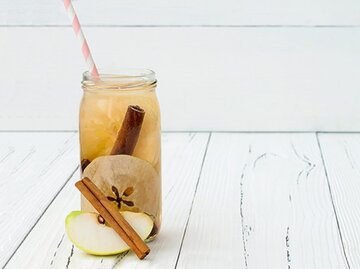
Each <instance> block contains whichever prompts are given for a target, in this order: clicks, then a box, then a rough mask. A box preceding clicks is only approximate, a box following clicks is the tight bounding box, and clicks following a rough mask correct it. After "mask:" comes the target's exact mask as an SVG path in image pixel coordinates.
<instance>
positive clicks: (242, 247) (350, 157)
mask: <svg viewBox="0 0 360 269" xmlns="http://www.w3.org/2000/svg"><path fill="white" fill-rule="evenodd" d="M77 139H78V138H77V133H74V132H29V133H26V132H19V133H12V132H0V266H1V267H3V266H4V267H5V268H6V269H10V268H17V269H18V268H34V269H35V268H36V269H40V268H63V269H70V268H74V269H75V268H76V269H83V268H84V269H85V268H86V269H89V268H94V269H100V268H106V269H107V268H108V269H111V268H156V269H167V268H169V269H170V268H244V269H245V268H249V269H251V268H253V269H264V268H274V269H275V268H276V269H278V268H287V269H294V268H295V269H297V268H298V269H311V268H319V269H331V268H334V269H342V268H354V269H356V268H360V199H359V196H360V134H356V133H352V134H335V133H318V134H316V133H165V134H163V227H162V230H161V233H160V235H159V237H158V238H157V240H155V241H154V242H152V243H150V247H151V253H150V255H149V256H148V257H147V259H146V260H144V261H139V260H138V259H137V258H136V256H135V255H134V254H133V253H131V252H128V253H126V254H123V255H118V256H113V257H94V256H89V255H86V254H84V253H83V252H81V251H79V250H78V249H76V248H74V247H73V246H72V244H71V243H70V242H69V240H68V239H67V237H66V235H65V234H64V218H65V216H66V215H67V214H68V213H69V212H70V211H72V210H76V209H78V208H79V193H78V191H77V190H76V188H75V187H74V182H75V181H76V180H78V178H79V172H78V164H77V163H78V155H79V154H78V153H79V152H78V142H77Z"/></svg>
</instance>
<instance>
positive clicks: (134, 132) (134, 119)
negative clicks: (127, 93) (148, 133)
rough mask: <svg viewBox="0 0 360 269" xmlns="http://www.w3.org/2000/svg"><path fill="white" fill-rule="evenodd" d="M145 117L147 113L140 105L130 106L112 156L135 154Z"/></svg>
mask: <svg viewBox="0 0 360 269" xmlns="http://www.w3.org/2000/svg"><path fill="white" fill-rule="evenodd" d="M144 116H145V111H144V110H143V109H142V108H141V107H139V106H138V105H136V106H134V105H130V106H128V109H127V111H126V114H125V118H124V121H123V123H122V125H121V128H120V130H119V132H118V135H117V138H116V140H115V143H114V146H113V148H112V150H111V153H110V155H118V154H127V155H131V154H132V153H133V152H134V149H135V146H136V143H137V141H138V138H139V134H140V130H141V125H142V123H143V120H144Z"/></svg>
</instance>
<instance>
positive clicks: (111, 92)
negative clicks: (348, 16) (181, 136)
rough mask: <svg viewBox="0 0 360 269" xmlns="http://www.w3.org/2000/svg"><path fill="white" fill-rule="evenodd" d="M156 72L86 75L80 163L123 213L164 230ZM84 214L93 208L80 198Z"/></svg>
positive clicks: (81, 116) (153, 232) (80, 133)
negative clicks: (133, 214)
mask: <svg viewBox="0 0 360 269" xmlns="http://www.w3.org/2000/svg"><path fill="white" fill-rule="evenodd" d="M155 88H156V80H155V76H154V73H153V72H152V71H147V70H145V71H131V72H124V74H120V75H100V77H99V78H91V77H89V74H86V73H85V74H84V80H83V90H84V94H83V98H82V101H81V106H80V121H79V122H80V132H79V135H80V155H81V156H80V158H81V166H82V173H83V176H84V177H89V178H90V180H92V181H93V182H94V183H95V184H96V185H97V186H98V187H99V188H100V190H101V191H102V192H103V193H104V194H105V195H106V196H107V197H108V200H109V201H111V202H112V203H113V204H114V206H116V207H117V208H118V209H119V211H133V212H141V213H145V214H147V215H149V216H151V217H152V219H153V221H154V228H153V231H152V233H151V235H150V239H151V238H154V237H155V236H156V235H157V234H158V231H159V228H160V225H161V127H160V109H159V103H158V100H157V96H156V92H155ZM81 205H82V210H85V211H95V209H94V208H93V207H92V206H91V205H90V204H89V203H88V201H87V200H86V199H85V198H84V197H82V201H81Z"/></svg>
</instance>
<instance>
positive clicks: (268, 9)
mask: <svg viewBox="0 0 360 269" xmlns="http://www.w3.org/2000/svg"><path fill="white" fill-rule="evenodd" d="M74 6H75V8H76V9H77V10H78V13H79V16H80V19H81V21H82V22H83V23H84V24H91V25H359V22H360V15H359V14H360V3H359V1H356V0H342V1H340V0H318V1H311V0H302V1H300V0H296V1H286V0H271V1H267V0H259V1H251V0H242V1H237V0H225V1H216V0H197V1H193V0H183V1H176V0H157V1H147V0H137V1H132V0H123V1H118V0H106V1H101V2H99V1H97V0H78V1H74ZM0 24H1V25H59V24H60V25H64V24H65V25H67V24H68V20H67V16H66V14H65V12H64V11H63V7H62V3H61V1H48V0H37V1H36V2H30V1H27V0H16V1H1V2H0Z"/></svg>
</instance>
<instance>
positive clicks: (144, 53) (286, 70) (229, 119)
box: [0, 2, 360, 131]
mask: <svg viewBox="0 0 360 269" xmlns="http://www.w3.org/2000/svg"><path fill="white" fill-rule="evenodd" d="M359 3H360V2H359ZM85 32H86V34H87V36H88V39H89V44H91V47H92V51H93V54H94V57H95V59H96V61H97V63H98V65H99V66H100V67H117V66H119V65H121V66H128V67H145V68H150V69H154V70H155V71H156V73H157V77H158V79H159V84H158V95H159V99H160V104H161V108H162V116H163V117H162V125H163V129H164V130H175V131H177V130H182V131H184V130H185V131H186V130H194V131H198V130H205V131H206V130H222V131H227V130H228V131H314V130H322V131H356V130H360V107H359V106H358V100H359V99H360V91H359V90H358V87H357V86H356V85H360V76H358V73H357V72H358V71H357V70H359V67H360V28H291V29H290V28H266V29H264V28H231V27H229V28H201V27H199V28H166V27H165V28H151V27H150V28H116V27H115V28H101V27H100V28H86V29H85ZM0 40H1V50H0V59H1V60H2V64H1V65H0V87H1V88H2V89H6V90H3V91H1V92H0V126H1V129H11V130H34V129H37V130H39V129H40V130H76V129H77V126H78V124H77V118H78V117H77V115H78V106H79V102H80V98H81V90H80V80H81V73H82V71H83V70H85V68H86V66H85V64H84V62H83V59H82V55H81V53H79V48H78V44H77V42H76V40H75V39H74V37H73V32H72V29H71V28H69V27H59V28H51V27H50V28H49V27H45V28H41V27H40V28H21V27H20V28H17V27H15V28H0ZM24 40H26V42H24ZM44 40H46V42H44ZM60 44H61V45H60ZM54 51H56V53H54ZM29 57H30V58H29ZM30 59H31V60H30ZM59 74H61V76H59ZM324 96H326V97H325V98H324ZM44 100H46V102H45V101H44ZM188 111H196V113H191V114H190V113H187V112H188ZM190 115H191V116H190Z"/></svg>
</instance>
